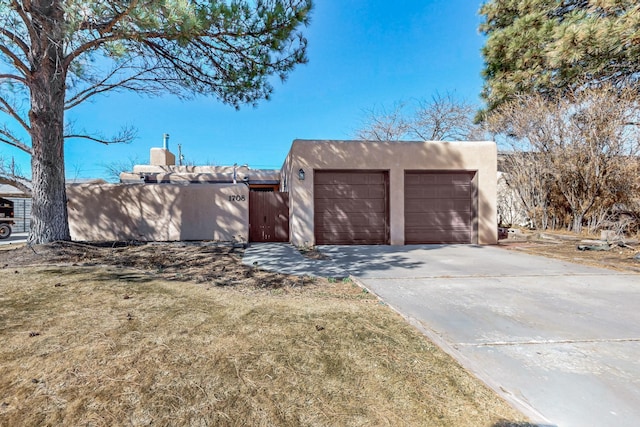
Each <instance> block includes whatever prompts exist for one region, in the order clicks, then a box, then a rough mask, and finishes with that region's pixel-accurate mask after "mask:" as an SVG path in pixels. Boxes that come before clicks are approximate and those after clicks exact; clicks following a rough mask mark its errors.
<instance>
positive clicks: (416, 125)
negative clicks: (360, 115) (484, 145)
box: [356, 92, 481, 141]
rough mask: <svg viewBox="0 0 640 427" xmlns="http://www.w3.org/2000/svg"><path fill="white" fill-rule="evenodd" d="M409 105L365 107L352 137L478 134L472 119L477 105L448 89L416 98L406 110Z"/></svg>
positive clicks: (447, 137)
mask: <svg viewBox="0 0 640 427" xmlns="http://www.w3.org/2000/svg"><path fill="white" fill-rule="evenodd" d="M409 108H410V106H408V104H407V103H404V102H396V103H395V104H394V105H393V107H392V109H391V110H390V111H387V110H386V109H385V108H378V109H375V108H372V109H369V110H366V111H365V118H364V120H363V122H362V124H361V127H360V129H359V130H358V131H356V137H357V138H358V139H363V140H370V141H399V140H402V139H418V140H422V141H443V140H467V139H470V138H473V137H477V136H478V135H479V134H481V128H480V127H479V126H477V125H475V124H474V122H473V116H474V113H475V111H476V110H477V107H475V106H474V105H472V104H470V103H467V102H466V101H464V100H460V99H457V98H456V97H455V96H454V95H453V94H451V93H449V92H447V93H446V94H444V95H441V94H440V93H436V94H435V95H433V96H432V97H431V99H429V100H426V99H422V100H417V101H416V102H415V103H414V104H413V107H412V109H411V110H410V111H409V112H407V110H408V109H409Z"/></svg>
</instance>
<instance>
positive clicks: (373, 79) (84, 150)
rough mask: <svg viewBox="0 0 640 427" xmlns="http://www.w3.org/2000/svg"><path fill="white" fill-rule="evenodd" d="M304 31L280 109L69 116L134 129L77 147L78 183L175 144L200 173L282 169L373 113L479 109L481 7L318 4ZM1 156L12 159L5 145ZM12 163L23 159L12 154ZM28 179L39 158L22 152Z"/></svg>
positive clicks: (72, 154) (102, 105)
mask: <svg viewBox="0 0 640 427" xmlns="http://www.w3.org/2000/svg"><path fill="white" fill-rule="evenodd" d="M315 3H316V4H315V9H314V12H313V15H312V19H311V24H310V25H309V27H308V28H306V30H305V34H306V36H307V39H308V41H309V46H308V58H309V63H308V64H305V65H301V66H299V67H297V68H296V69H295V70H294V71H293V72H292V73H291V74H290V76H289V78H288V80H287V81H286V82H285V83H284V84H281V83H280V82H279V80H275V83H274V87H275V91H274V93H273V96H272V99H271V100H270V101H262V102H260V103H259V105H258V107H257V108H253V107H251V106H244V107H242V108H241V109H240V111H236V110H234V108H233V107H230V106H228V105H224V104H222V103H221V102H219V101H217V100H216V99H215V98H198V99H195V100H190V101H181V100H179V99H177V98H176V97H172V96H165V97H160V98H148V97H141V96H138V95H136V94H134V93H126V94H124V93H123V94H111V95H107V96H102V97H98V98H95V100H94V101H93V102H92V103H87V104H83V105H81V106H80V107H77V108H76V109H74V110H71V111H70V112H68V113H67V119H70V120H72V121H74V122H75V125H76V127H78V128H82V129H86V130H89V131H99V132H102V133H104V134H107V135H108V134H112V133H114V132H115V131H117V130H118V129H119V128H120V127H122V125H133V126H134V127H135V128H136V129H137V139H136V140H135V141H134V142H133V143H131V144H123V145H111V146H103V145H100V144H97V143H93V142H90V141H85V140H69V141H67V143H66V148H65V155H66V172H67V177H68V178H93V177H104V176H105V174H106V172H105V168H104V166H103V165H104V164H108V163H112V162H117V161H127V160H128V159H138V161H139V162H141V163H147V162H148V160H149V149H150V148H151V147H158V146H161V144H162V134H163V133H169V134H170V135H171V140H170V148H171V149H172V151H173V152H177V144H178V143H180V144H182V150H183V154H184V155H185V157H186V159H187V160H189V161H192V162H195V163H196V164H216V165H224V164H233V163H236V162H237V163H239V164H245V163H247V164H249V166H251V167H254V168H279V167H280V166H281V165H282V162H283V160H284V158H285V156H286V154H287V152H288V149H289V147H290V145H291V142H292V141H293V140H294V139H296V138H301V139H351V138H352V137H353V135H354V132H355V130H356V129H357V128H358V126H359V124H360V123H361V122H362V120H363V117H364V113H363V110H366V109H370V108H372V107H381V106H386V107H390V106H392V104H393V103H394V102H395V101H400V100H410V99H416V98H417V99H419V98H429V97H431V96H432V95H433V94H435V93H436V92H440V93H446V92H447V91H450V92H455V94H456V95H457V96H459V97H461V98H464V99H466V100H468V101H471V102H479V93H480V90H481V87H482V79H481V76H480V72H481V69H482V65H483V62H482V57H481V54H480V49H481V47H482V45H483V42H484V41H483V37H482V35H480V34H479V32H478V25H479V23H480V17H479V16H478V13H477V12H478V10H479V8H480V5H481V2H480V1H469V0H396V1H394V2H390V1H382V0H349V1H344V0H316V1H315ZM0 153H3V154H5V155H7V154H9V153H8V152H7V148H6V147H0ZM11 154H13V153H11ZM16 160H17V161H18V162H19V163H20V164H21V166H22V170H23V171H24V172H27V171H28V170H29V160H28V159H27V158H25V157H23V156H20V155H19V154H18V153H16Z"/></svg>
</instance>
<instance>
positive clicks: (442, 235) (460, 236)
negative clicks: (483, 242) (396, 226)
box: [405, 230, 471, 245]
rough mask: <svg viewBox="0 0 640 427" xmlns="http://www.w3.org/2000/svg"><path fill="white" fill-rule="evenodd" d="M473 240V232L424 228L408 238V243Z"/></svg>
mask: <svg viewBox="0 0 640 427" xmlns="http://www.w3.org/2000/svg"><path fill="white" fill-rule="evenodd" d="M470 240H471V232H469V231H464V232H463V231H457V232H455V233H451V232H450V231H448V230H424V231H416V232H414V233H412V234H411V236H408V237H407V239H406V242H405V243H406V244H407V245H417V244H439V243H445V244H450V243H469V241H470Z"/></svg>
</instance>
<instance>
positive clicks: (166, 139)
mask: <svg viewBox="0 0 640 427" xmlns="http://www.w3.org/2000/svg"><path fill="white" fill-rule="evenodd" d="M162 148H164V149H165V150H168V149H169V134H168V133H165V134H164V135H162Z"/></svg>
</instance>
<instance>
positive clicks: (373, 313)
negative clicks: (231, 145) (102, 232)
mask: <svg viewBox="0 0 640 427" xmlns="http://www.w3.org/2000/svg"><path fill="white" fill-rule="evenodd" d="M34 249H35V252H34V251H32V250H30V249H29V248H26V247H22V248H18V249H15V248H12V249H4V250H0V267H2V268H1V269H0V342H1V343H2V344H1V345H0V425H2V426H23V425H24V426H27V425H28V426H38V425H51V426H53V425H74V426H76V425H88V426H116V425H135V426H138V425H160V426H182V425H193V426H227V425H228V426H301V425H306V426H385V425H387V426H403V425H407V426H465V427H466V426H509V425H518V426H525V425H528V424H527V423H526V420H525V418H524V417H523V416H522V415H521V414H519V413H518V412H516V411H515V410H513V409H512V408H511V407H510V406H508V405H507V404H506V403H505V402H504V401H502V400H501V399H500V398H498V397H497V396H496V395H495V394H494V393H493V392H492V391H491V390H489V389H488V388H487V387H486V386H484V385H483V384H482V383H480V382H479V381H478V380H477V379H475V378H474V377H473V376H471V375H470V374H469V373H467V372H466V371H465V370H464V369H463V368H461V367H460V366H459V365H458V364H457V363H456V362H455V361H453V360H452V359H451V358H450V357H449V356H448V355H446V354H445V353H443V352H442V351H441V350H440V349H439V348H437V347H436V346H435V345H434V344H432V343H431V342H430V341H428V340H427V339H426V338H425V337H424V336H422V335H421V334H419V333H418V332H417V331H416V330H414V329H413V328H412V327H410V326H409V325H407V323H406V322H405V321H404V320H403V319H402V318H401V317H400V316H398V315H397V314H396V313H395V312H393V311H392V310H391V309H389V308H388V307H387V306H385V305H383V304H381V303H380V302H379V301H378V300H376V299H375V298H374V297H372V296H371V295H370V294H368V293H366V291H364V290H362V289H361V288H359V287H358V286H356V285H355V284H353V283H351V282H349V281H344V282H333V281H329V280H326V279H315V280H314V279H310V278H306V279H305V278H296V277H289V276H282V275H275V274H272V273H266V272H262V271H258V270H255V269H249V268H247V267H244V266H242V265H241V264H240V262H239V259H240V254H238V253H236V252H233V251H230V248H224V247H213V246H206V245H204V246H203V245H180V244H156V245H139V246H126V247H108V246H106V247H95V246H90V245H74V244H56V245H49V246H41V247H37V248H34Z"/></svg>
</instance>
